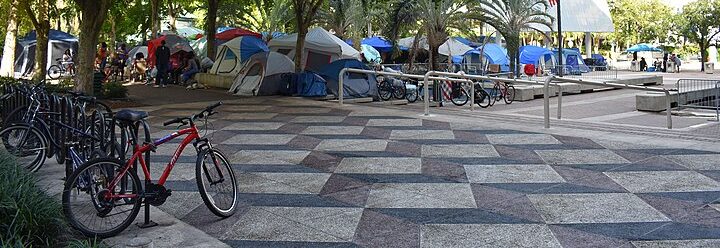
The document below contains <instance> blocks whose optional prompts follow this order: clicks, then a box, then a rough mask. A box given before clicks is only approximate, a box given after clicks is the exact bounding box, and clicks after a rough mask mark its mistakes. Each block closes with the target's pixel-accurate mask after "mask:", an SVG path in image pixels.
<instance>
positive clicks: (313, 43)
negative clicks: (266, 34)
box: [268, 27, 360, 70]
mask: <svg viewBox="0 0 720 248" xmlns="http://www.w3.org/2000/svg"><path fill="white" fill-rule="evenodd" d="M297 37H298V35H297V33H295V34H290V35H286V36H281V37H277V38H274V39H272V40H270V42H269V43H268V47H270V50H272V51H274V52H279V53H282V54H285V55H287V56H288V57H291V58H293V57H295V53H296V52H297V51H296V50H297V49H296V48H295V45H296V43H297ZM303 49H304V51H302V53H303V55H302V57H303V58H304V61H303V64H302V67H303V68H306V69H312V70H318V69H320V68H322V67H323V66H325V65H327V64H329V63H330V62H333V61H335V60H338V59H359V58H360V52H359V51H358V50H355V48H353V47H351V46H350V45H348V44H347V43H345V42H344V41H342V40H341V39H340V38H338V37H337V36H335V35H333V34H331V33H329V32H328V31H327V30H325V29H323V28H320V27H317V28H313V29H311V30H310V31H308V33H307V35H306V36H305V45H304V47H303Z"/></svg>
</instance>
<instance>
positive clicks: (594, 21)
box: [535, 0, 615, 33]
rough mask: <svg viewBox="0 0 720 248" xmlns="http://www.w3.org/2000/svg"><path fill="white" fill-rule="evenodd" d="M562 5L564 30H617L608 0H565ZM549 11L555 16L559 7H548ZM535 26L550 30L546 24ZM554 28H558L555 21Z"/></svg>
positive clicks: (603, 31)
mask: <svg viewBox="0 0 720 248" xmlns="http://www.w3.org/2000/svg"><path fill="white" fill-rule="evenodd" d="M560 7H561V8H562V11H561V13H562V28H563V32H591V33H612V32H615V26H614V25H613V21H612V16H611V15H610V7H609V6H608V1H607V0H563V1H562V3H561V4H560ZM578 10H582V11H578ZM547 13H548V14H549V15H550V16H552V17H553V18H555V17H556V16H557V8H555V7H550V8H548V9H547ZM535 27H536V28H538V29H539V30H541V31H544V32H550V30H549V29H548V28H547V27H545V26H542V25H535ZM553 30H555V31H557V30H558V28H557V22H554V23H553Z"/></svg>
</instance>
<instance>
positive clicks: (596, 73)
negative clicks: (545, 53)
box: [543, 65, 618, 80]
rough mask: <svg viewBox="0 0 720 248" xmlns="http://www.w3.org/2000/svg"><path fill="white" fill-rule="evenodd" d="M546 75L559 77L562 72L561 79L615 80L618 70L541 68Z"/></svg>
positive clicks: (596, 67)
mask: <svg viewBox="0 0 720 248" xmlns="http://www.w3.org/2000/svg"><path fill="white" fill-rule="evenodd" d="M543 70H544V72H545V73H544V74H546V75H548V74H549V75H559V73H560V71H561V70H562V74H563V77H566V78H574V79H586V80H616V79H618V70H617V68H615V67H611V66H586V65H581V66H568V65H564V66H556V65H546V66H544V67H543Z"/></svg>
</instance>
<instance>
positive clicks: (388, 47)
mask: <svg viewBox="0 0 720 248" xmlns="http://www.w3.org/2000/svg"><path fill="white" fill-rule="evenodd" d="M362 44H363V45H368V46H371V47H373V48H375V50H378V52H381V53H387V52H390V51H392V43H390V41H387V40H386V39H384V38H382V37H377V36H375V37H370V38H365V39H363V40H362Z"/></svg>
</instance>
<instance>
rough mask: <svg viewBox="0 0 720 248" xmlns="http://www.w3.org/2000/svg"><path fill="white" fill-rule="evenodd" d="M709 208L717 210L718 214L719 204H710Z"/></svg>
mask: <svg viewBox="0 0 720 248" xmlns="http://www.w3.org/2000/svg"><path fill="white" fill-rule="evenodd" d="M710 207H712V208H714V209H717V211H719V212H720V204H710Z"/></svg>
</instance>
